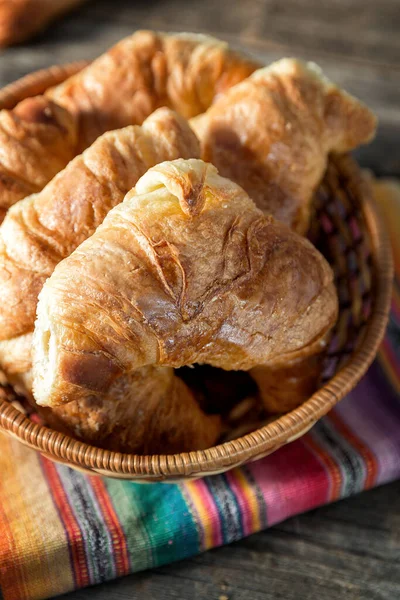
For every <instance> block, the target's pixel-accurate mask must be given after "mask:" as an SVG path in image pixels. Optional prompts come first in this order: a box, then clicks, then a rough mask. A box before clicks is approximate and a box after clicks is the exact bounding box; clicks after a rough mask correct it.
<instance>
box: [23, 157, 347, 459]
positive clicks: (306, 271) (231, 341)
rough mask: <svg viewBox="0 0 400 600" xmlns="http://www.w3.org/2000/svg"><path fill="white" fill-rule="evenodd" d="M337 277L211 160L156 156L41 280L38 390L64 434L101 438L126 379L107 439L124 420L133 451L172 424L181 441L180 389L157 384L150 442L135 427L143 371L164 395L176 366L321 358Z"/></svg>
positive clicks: (185, 409) (164, 434) (149, 447)
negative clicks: (176, 393)
mask: <svg viewBox="0 0 400 600" xmlns="http://www.w3.org/2000/svg"><path fill="white" fill-rule="evenodd" d="M332 278H333V275H332V271H331V269H330V267H329V265H328V264H327V262H326V261H325V259H324V258H323V257H322V255H321V254H320V253H319V252H318V251H317V250H316V249H315V248H314V247H313V246H312V244H311V243H310V242H309V241H308V240H306V239H305V238H302V237H300V236H298V235H297V234H296V233H294V232H292V231H291V230H290V229H289V228H288V227H287V226H286V225H284V224H282V223H279V222H278V221H275V220H274V219H273V218H272V217H269V216H264V215H263V213H262V212H261V211H260V210H259V209H257V208H256V207H255V205H254V203H253V202H252V200H251V199H250V198H249V197H248V196H247V194H246V193H245V192H244V191H243V190H242V189H241V188H240V187H239V186H238V185H236V184H234V183H233V182H231V181H229V180H227V179H224V178H222V177H220V176H219V175H218V174H217V170H216V169H215V167H214V166H212V165H210V164H207V163H204V162H203V161H201V160H195V159H192V160H187V161H185V160H176V161H173V162H165V163H162V164H160V165H158V166H156V167H153V168H152V169H150V170H149V171H148V172H147V173H146V174H145V175H144V176H143V177H142V178H141V179H140V180H139V181H138V183H137V184H136V187H135V189H134V190H132V191H131V192H129V193H128V194H127V196H126V197H125V200H124V201H123V202H122V203H121V204H119V205H118V206H117V207H115V208H114V209H113V210H112V211H110V212H109V214H108V215H107V217H106V218H105V220H104V222H103V224H102V225H100V227H98V229H97V230H96V232H95V233H94V234H93V235H92V237H90V238H89V239H88V240H86V241H85V242H84V243H83V244H81V245H80V246H79V248H77V250H75V252H73V253H72V254H71V255H70V256H69V257H68V258H66V259H65V260H64V261H62V262H61V263H60V264H59V265H58V266H57V267H56V269H55V271H54V273H53V275H52V276H51V277H50V278H49V279H48V280H47V281H46V283H45V285H44V286H43V289H42V291H41V293H40V299H39V304H38V310H37V321H36V325H35V332H34V339H33V356H34V359H33V363H34V367H33V369H34V396H35V399H36V401H37V403H38V404H39V405H41V406H46V407H58V408H54V410H55V411H56V415H57V417H58V418H59V419H61V420H62V423H63V428H64V429H66V430H68V429H69V430H70V431H71V433H72V434H73V435H75V436H78V437H85V439H88V440H90V441H91V442H92V443H96V444H99V445H103V439H102V431H101V428H100V429H99V428H98V427H97V424H96V417H95V415H96V411H97V406H99V407H100V408H99V410H100V412H101V417H102V418H104V417H105V415H106V411H105V410H104V406H105V405H107V406H110V405H111V404H112V402H117V403H120V402H122V397H121V392H120V390H121V388H126V387H129V390H130V391H129V398H131V399H132V400H129V402H131V401H132V402H133V403H134V406H133V407H131V408H132V412H131V413H130V416H129V419H128V418H126V419H125V420H123V421H121V420H120V421H119V425H118V427H117V429H116V431H115V435H112V433H110V429H111V428H112V427H113V424H112V423H111V424H109V427H108V428H107V443H108V444H109V445H110V447H111V445H112V447H113V449H118V448H120V446H119V441H118V438H119V436H120V434H121V428H125V437H126V438H128V437H129V438H130V439H132V441H131V444H133V445H134V447H135V449H136V451H141V449H142V448H146V451H147V452H151V451H155V448H158V447H159V445H160V444H161V442H162V444H163V445H164V447H165V451H168V448H169V445H168V444H169V431H170V428H171V429H172V430H173V436H174V439H175V441H176V440H177V436H179V435H181V436H184V435H186V434H185V432H183V431H178V427H180V424H181V423H182V420H181V419H182V418H183V417H182V416H181V413H187V414H188V415H189V414H190V411H191V408H190V406H189V405H188V402H190V396H189V394H188V395H187V396H186V391H185V393H182V396H181V398H180V401H179V403H176V404H174V403H173V402H172V401H171V403H170V400H169V396H168V395H164V394H163V387H162V386H161V391H160V395H159V399H158V402H157V398H156V397H155V396H153V397H152V400H151V404H150V406H149V410H151V412H152V415H151V420H152V424H153V427H152V429H151V439H148V435H149V434H148V432H147V431H146V429H145V428H143V429H139V430H137V429H136V427H135V422H136V421H135V420H136V415H137V414H139V415H140V419H142V418H144V417H143V415H142V411H143V412H146V411H147V410H148V408H147V406H148V405H147V398H146V396H145V395H144V396H143V397H142V396H141V388H140V386H141V385H142V384H141V383H138V382H137V380H136V377H139V382H140V381H141V375H142V373H143V369H148V368H150V367H151V369H152V376H151V378H150V381H149V382H148V386H150V387H151V386H153V385H154V394H156V393H157V389H158V386H159V377H160V378H162V377H164V376H165V369H167V370H168V373H169V376H170V377H173V378H174V379H175V380H176V379H177V376H176V375H175V374H174V372H173V369H176V368H179V367H182V366H185V365H193V364H196V363H199V364H209V365H211V366H213V367H218V368H221V369H225V370H244V371H248V370H250V369H252V368H254V367H257V366H258V365H265V364H268V363H270V364H274V363H276V362H277V361H279V360H282V359H287V360H291V359H294V358H296V357H297V356H300V355H301V356H306V355H307V353H308V349H309V353H310V354H313V353H314V352H315V347H316V345H318V343H319V341H320V340H321V339H323V338H324V336H325V335H326V333H327V331H329V329H330V328H331V326H332V325H333V323H334V321H335V319H336V315H337V297H336V292H335V288H334V285H333V280H332ZM71 281H73V282H74V285H73V286H71ZM136 374H138V375H136ZM126 382H129V384H128V385H127V384H126ZM176 385H178V384H176ZM179 385H181V384H179ZM151 389H153V388H151ZM186 389H187V388H185V390H186ZM82 406H84V407H85V408H87V407H88V406H90V414H92V417H93V423H91V422H89V420H88V419H87V420H86V421H85V423H86V425H85V431H83V430H82V432H81V430H80V428H79V427H78V428H75V425H76V418H75V413H79V411H80V410H81V407H82ZM165 412H167V413H168V426H167V424H166V423H165V422H163V421H162V419H161V416H162V415H164V414H165ZM71 414H72V415H74V416H71ZM86 414H88V413H87V411H86ZM121 414H122V412H121ZM158 415H160V418H158ZM148 418H150V417H148ZM208 418H209V417H208ZM158 428H160V429H158ZM89 430H90V431H89ZM111 437H112V438H113V439H112V440H111ZM181 441H182V447H185V444H184V443H183V440H182V439H181ZM153 443H154V447H153ZM178 447H179V443H178V442H176V443H175V444H174V451H175V450H176V449H177V448H178ZM191 448H192V449H194V446H193V445H192V446H191ZM120 449H121V448H120Z"/></svg>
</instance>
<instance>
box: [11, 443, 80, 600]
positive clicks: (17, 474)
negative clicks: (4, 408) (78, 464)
mask: <svg viewBox="0 0 400 600" xmlns="http://www.w3.org/2000/svg"><path fill="white" fill-rule="evenodd" d="M0 472H1V479H0V504H1V507H2V515H3V518H4V519H5V521H4V523H3V526H5V527H6V528H7V531H6V532H3V531H0V534H1V536H2V537H3V536H4V535H7V536H9V538H10V541H12V545H10V544H9V545H8V547H6V548H4V549H5V552H6V554H5V555H3V556H0V564H2V565H4V567H5V568H4V572H3V573H2V575H1V578H2V579H1V585H2V592H3V595H4V600H30V599H31V598H48V597H50V596H54V595H57V594H61V593H63V592H66V591H69V590H72V589H73V588H74V580H73V574H72V571H71V565H70V559H69V553H68V544H67V540H66V536H65V531H64V528H63V525H62V523H61V521H60V519H59V516H58V513H57V510H56V508H55V506H54V504H53V501H52V498H51V495H50V493H49V489H48V486H47V483H46V480H45V478H44V476H43V472H42V470H41V467H40V463H39V458H38V454H37V453H36V452H34V451H33V450H30V449H28V448H25V447H24V446H22V444H20V443H19V442H18V441H16V440H10V439H7V438H5V437H3V436H0ZM0 548H3V546H2V545H1V544H0ZM7 552H8V554H7Z"/></svg>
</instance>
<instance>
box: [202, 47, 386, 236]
mask: <svg viewBox="0 0 400 600" xmlns="http://www.w3.org/2000/svg"><path fill="white" fill-rule="evenodd" d="M191 124H192V126H193V127H194V129H195V131H196V133H197V135H198V137H199V139H200V141H201V148H202V158H203V159H204V160H205V161H209V162H211V163H213V164H214V165H215V166H216V167H217V168H218V170H219V172H220V173H221V175H223V176H225V177H229V178H230V179H232V180H233V181H236V182H237V183H238V184H239V185H241V186H242V187H243V188H244V189H245V190H246V191H247V193H248V194H249V195H250V197H251V198H252V199H253V200H254V201H255V203H256V205H257V206H258V207H259V208H261V210H263V211H264V212H265V213H266V214H272V215H273V216H274V217H275V218H277V219H279V220H280V221H283V222H284V223H286V224H287V225H289V226H290V227H292V228H293V229H295V230H296V231H297V232H298V233H301V234H304V233H306V231H307V229H308V224H309V219H310V207H311V199H312V196H313V193H314V191H315V189H316V187H317V186H318V184H319V183H320V181H321V179H322V176H323V174H324V172H325V169H326V166H327V160H328V154H329V153H330V152H347V151H349V150H352V149H353V148H355V147H356V146H358V145H359V144H363V143H366V142H368V141H369V140H370V139H371V138H372V136H373V134H374V131H375V126H376V119H375V117H374V115H373V114H372V113H371V112H370V110H369V109H368V108H367V107H366V106H364V105H363V104H362V103H361V102H359V101H358V100H356V99H355V98H353V97H352V96H350V95H349V94H347V93H346V92H344V91H342V90H340V89H339V88H337V87H336V86H335V85H334V84H332V83H331V82H330V81H329V80H328V79H326V77H325V76H324V75H323V73H322V72H321V71H320V69H319V68H318V67H317V66H316V65H315V64H313V63H307V64H305V63H302V62H300V61H298V60H294V59H283V60H279V61H277V62H275V63H273V64H272V65H270V66H269V67H266V68H264V69H260V70H258V71H256V72H255V73H254V74H253V75H252V76H251V77H249V78H248V79H246V80H245V81H243V82H242V83H239V84H238V85H236V86H235V87H233V88H231V89H230V90H228V91H227V93H226V94H224V95H223V96H221V97H220V98H219V99H218V100H217V101H216V102H215V103H214V104H213V105H212V106H211V107H210V108H209V109H208V111H207V112H206V113H205V114H204V115H201V116H200V117H197V118H196V119H193V120H192V123H191Z"/></svg>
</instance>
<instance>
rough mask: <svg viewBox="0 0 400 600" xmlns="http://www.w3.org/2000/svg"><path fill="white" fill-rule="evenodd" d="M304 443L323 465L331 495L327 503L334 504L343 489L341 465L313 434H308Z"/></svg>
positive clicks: (328, 496) (303, 439) (304, 438)
mask: <svg viewBox="0 0 400 600" xmlns="http://www.w3.org/2000/svg"><path fill="white" fill-rule="evenodd" d="M302 441H303V443H304V444H305V445H307V446H308V447H309V448H310V450H312V451H313V453H314V454H315V455H316V456H317V457H318V461H319V462H320V463H322V465H323V467H324V469H325V473H326V476H327V486H328V489H329V494H327V498H326V502H333V501H334V500H337V499H338V498H339V497H340V491H341V489H342V481H343V479H342V471H341V469H340V465H339V463H338V462H336V460H335V459H334V458H333V456H332V455H331V454H329V452H328V451H327V450H326V449H325V448H324V447H323V446H321V444H319V443H318V442H317V441H316V439H315V437H313V436H312V434H311V433H307V434H306V435H305V436H304V437H303V438H302Z"/></svg>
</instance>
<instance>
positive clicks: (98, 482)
mask: <svg viewBox="0 0 400 600" xmlns="http://www.w3.org/2000/svg"><path fill="white" fill-rule="evenodd" d="M90 483H91V485H92V489H93V492H94V493H95V495H96V498H97V502H98V505H99V508H100V510H101V512H102V514H103V517H104V521H105V523H106V525H107V528H108V530H109V532H110V535H111V540H112V545H113V554H114V559H115V566H116V569H117V577H121V576H122V575H127V574H128V573H129V572H130V561H129V554H128V547H127V543H126V537H125V532H124V530H123V528H122V525H121V523H120V521H119V519H118V517H117V514H116V512H115V510H114V506H113V504H112V501H111V499H110V496H109V494H108V491H107V488H106V486H105V484H104V481H103V480H102V479H101V478H100V477H97V476H96V475H94V476H92V477H90Z"/></svg>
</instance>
